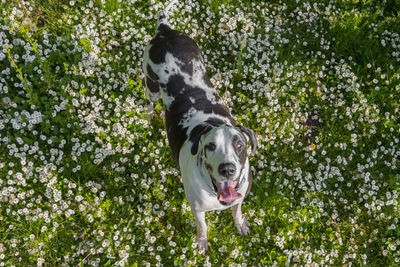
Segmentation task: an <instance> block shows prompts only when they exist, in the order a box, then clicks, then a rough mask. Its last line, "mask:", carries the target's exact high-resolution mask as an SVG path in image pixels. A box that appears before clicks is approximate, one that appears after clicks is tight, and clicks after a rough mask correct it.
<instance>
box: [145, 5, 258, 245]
mask: <svg viewBox="0 0 400 267" xmlns="http://www.w3.org/2000/svg"><path fill="white" fill-rule="evenodd" d="M176 2H177V1H176V0H174V1H172V2H171V3H170V4H169V5H167V7H166V8H165V9H164V10H162V11H161V12H160V14H159V17H158V23H157V31H156V35H155V36H154V38H153V39H152V40H151V41H150V43H149V44H148V46H147V47H146V49H145V52H144V60H143V66H142V67H143V71H144V74H145V76H146V86H147V89H146V99H147V109H148V111H149V113H150V116H151V118H152V116H153V112H154V111H153V104H152V103H153V102H154V101H157V100H158V99H159V98H161V99H162V101H163V103H164V109H165V125H166V129H167V135H168V141H169V145H170V147H171V150H172V154H173V156H174V159H175V161H176V163H177V164H178V165H179V167H180V170H181V177H182V181H183V186H184V189H185V194H186V198H187V200H188V202H189V204H190V206H191V209H192V213H193V215H194V217H195V218H196V225H197V244H198V248H199V249H200V251H201V252H204V251H206V250H207V247H208V242H207V224H206V221H205V212H206V211H211V210H223V209H227V208H229V207H232V216H233V219H234V222H235V225H236V227H237V229H238V230H239V233H240V234H241V235H248V234H249V233H250V230H249V223H248V221H247V220H246V218H245V217H244V216H243V214H242V211H241V205H242V202H243V200H244V198H245V197H246V196H247V195H248V194H249V192H250V188H251V184H252V174H251V171H250V166H249V160H248V155H247V144H248V143H249V142H250V144H251V146H252V153H253V154H254V153H255V150H256V145H257V140H256V137H255V135H254V132H253V131H252V130H250V129H249V128H246V127H244V126H240V125H237V124H236V122H235V120H234V118H233V117H232V115H231V113H230V111H229V109H228V107H227V106H226V105H225V104H224V103H223V101H222V100H221V98H220V96H219V95H218V93H217V91H216V90H215V88H213V85H212V84H211V81H210V78H209V76H208V75H207V72H206V68H205V66H204V63H203V59H202V56H201V52H200V49H199V47H198V46H197V44H196V43H195V41H194V40H193V39H192V38H190V37H189V36H188V35H186V34H185V33H183V32H179V31H176V30H173V29H171V28H170V27H169V26H168V21H167V11H168V9H169V8H170V7H171V6H172V5H173V4H175V3H176Z"/></svg>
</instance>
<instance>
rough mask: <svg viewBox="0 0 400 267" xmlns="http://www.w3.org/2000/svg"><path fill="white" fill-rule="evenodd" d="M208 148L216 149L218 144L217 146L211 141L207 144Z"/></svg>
mask: <svg viewBox="0 0 400 267" xmlns="http://www.w3.org/2000/svg"><path fill="white" fill-rule="evenodd" d="M206 148H207V149H208V150H210V151H214V150H215V148H216V146H215V144H214V143H209V144H208V145H207V146H206Z"/></svg>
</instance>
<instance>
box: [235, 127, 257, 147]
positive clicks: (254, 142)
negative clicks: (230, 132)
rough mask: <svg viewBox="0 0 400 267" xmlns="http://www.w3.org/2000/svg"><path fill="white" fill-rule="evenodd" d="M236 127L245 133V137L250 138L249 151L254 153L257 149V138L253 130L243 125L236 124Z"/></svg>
mask: <svg viewBox="0 0 400 267" xmlns="http://www.w3.org/2000/svg"><path fill="white" fill-rule="evenodd" d="M236 127H237V128H239V129H240V131H241V132H242V133H244V134H245V135H247V137H248V138H249V139H250V144H251V153H253V154H255V153H256V150H257V138H256V136H255V134H254V132H253V130H251V129H249V128H247V127H244V126H242V125H237V126H236Z"/></svg>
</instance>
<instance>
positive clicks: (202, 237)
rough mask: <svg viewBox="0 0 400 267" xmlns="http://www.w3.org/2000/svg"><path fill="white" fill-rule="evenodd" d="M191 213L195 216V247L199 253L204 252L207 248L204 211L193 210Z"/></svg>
mask: <svg viewBox="0 0 400 267" xmlns="http://www.w3.org/2000/svg"><path fill="white" fill-rule="evenodd" d="M193 215H194V217H195V218H196V226H197V236H196V241H197V247H198V249H199V251H200V253H205V252H206V251H207V249H208V241H207V224H206V213H205V212H204V211H196V210H194V211H193Z"/></svg>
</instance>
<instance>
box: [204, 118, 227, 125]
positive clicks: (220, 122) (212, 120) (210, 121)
mask: <svg viewBox="0 0 400 267" xmlns="http://www.w3.org/2000/svg"><path fill="white" fill-rule="evenodd" d="M206 122H207V123H208V124H210V125H212V126H214V127H219V126H221V125H224V124H226V123H225V122H224V121H223V120H221V119H218V118H212V117H211V118H209V119H208V120H206Z"/></svg>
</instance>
